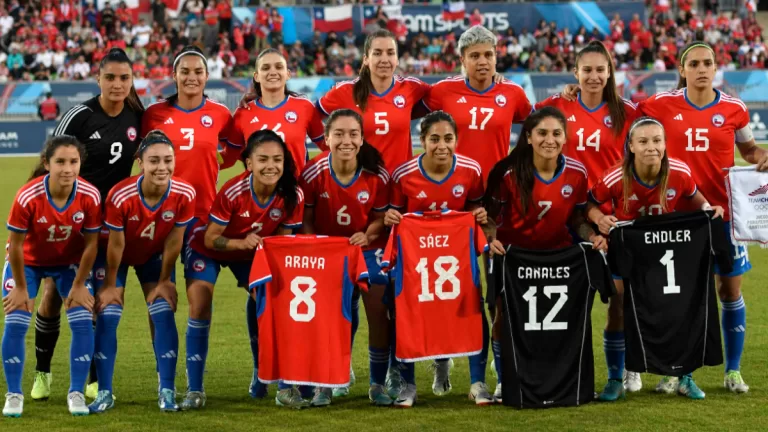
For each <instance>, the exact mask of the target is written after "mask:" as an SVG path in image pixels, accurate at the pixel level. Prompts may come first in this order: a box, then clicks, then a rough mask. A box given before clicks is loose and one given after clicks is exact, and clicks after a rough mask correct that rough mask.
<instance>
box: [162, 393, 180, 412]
mask: <svg viewBox="0 0 768 432" xmlns="http://www.w3.org/2000/svg"><path fill="white" fill-rule="evenodd" d="M157 406H158V407H159V408H160V411H165V412H174V411H179V404H177V403H176V392H175V391H173V390H171V389H162V390H160V392H158V394H157Z"/></svg>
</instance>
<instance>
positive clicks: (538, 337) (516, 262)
mask: <svg viewBox="0 0 768 432" xmlns="http://www.w3.org/2000/svg"><path fill="white" fill-rule="evenodd" d="M493 283H494V284H495V285H496V287H495V288H496V292H497V293H499V296H500V298H501V301H502V303H503V317H502V320H503V323H504V325H503V329H502V341H501V342H502V384H503V385H502V391H503V401H504V405H509V406H514V407H517V408H549V407H562V406H575V405H581V404H584V403H588V402H590V401H592V399H593V398H594V392H595V371H594V359H593V355H592V320H591V311H592V303H593V300H594V294H595V292H599V293H600V296H601V298H602V300H603V302H607V298H608V297H609V296H611V295H613V294H614V293H615V288H614V285H613V281H612V279H611V275H610V271H609V270H608V265H607V263H606V260H605V257H604V256H603V254H601V253H600V252H598V251H595V250H593V249H592V245H591V244H589V243H581V244H578V245H574V246H571V247H568V248H565V249H560V250H555V251H530V250H523V249H514V248H509V249H507V253H506V255H504V256H500V257H496V258H495V261H494V264H493Z"/></svg>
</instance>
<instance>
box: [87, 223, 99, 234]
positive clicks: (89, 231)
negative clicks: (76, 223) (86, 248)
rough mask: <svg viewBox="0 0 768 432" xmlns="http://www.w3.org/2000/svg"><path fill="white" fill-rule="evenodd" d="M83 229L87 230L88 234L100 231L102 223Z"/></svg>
mask: <svg viewBox="0 0 768 432" xmlns="http://www.w3.org/2000/svg"><path fill="white" fill-rule="evenodd" d="M83 231H85V232H86V233H88V234H93V233H98V232H101V225H99V226H95V227H90V228H89V227H84V228H83Z"/></svg>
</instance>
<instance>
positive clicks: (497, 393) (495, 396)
mask: <svg viewBox="0 0 768 432" xmlns="http://www.w3.org/2000/svg"><path fill="white" fill-rule="evenodd" d="M493 400H494V401H496V403H502V402H503V401H502V400H501V383H498V384H496V390H494V391H493Z"/></svg>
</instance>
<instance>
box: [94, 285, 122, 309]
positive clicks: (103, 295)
mask: <svg viewBox="0 0 768 432" xmlns="http://www.w3.org/2000/svg"><path fill="white" fill-rule="evenodd" d="M120 294H121V293H120V289H119V288H117V287H114V286H109V287H108V286H102V287H101V289H100V290H99V292H97V293H96V313H99V312H101V311H102V310H104V308H105V307H107V306H108V305H110V304H117V305H120V306H122V305H123V299H122V295H120Z"/></svg>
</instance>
